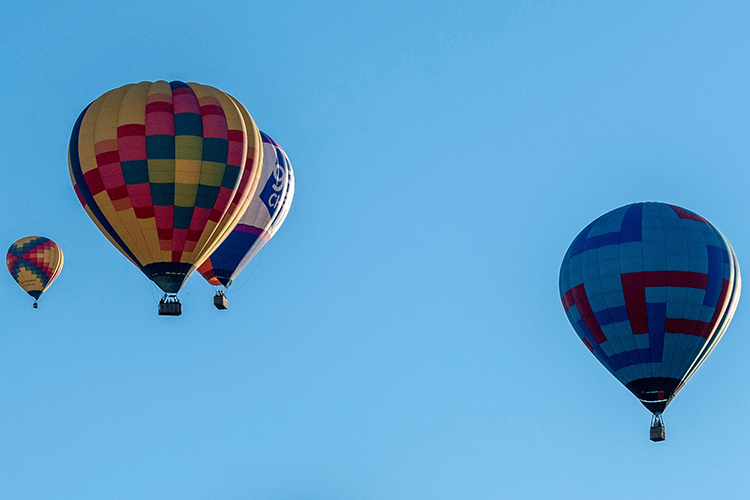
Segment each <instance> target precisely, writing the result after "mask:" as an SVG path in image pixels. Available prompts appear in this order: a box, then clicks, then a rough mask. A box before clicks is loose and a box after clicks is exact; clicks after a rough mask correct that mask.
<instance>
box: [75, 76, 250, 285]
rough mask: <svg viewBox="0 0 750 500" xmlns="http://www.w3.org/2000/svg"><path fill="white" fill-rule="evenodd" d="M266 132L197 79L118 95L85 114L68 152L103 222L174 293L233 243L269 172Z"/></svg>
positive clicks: (83, 198)
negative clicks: (263, 170) (264, 168)
mask: <svg viewBox="0 0 750 500" xmlns="http://www.w3.org/2000/svg"><path fill="white" fill-rule="evenodd" d="M260 144H261V141H260V133H259V131H258V129H257V127H256V126H255V123H254V122H253V120H252V118H251V117H250V114H249V113H248V112H247V110H246V109H245V108H244V107H243V106H242V104H240V103H239V102H238V101H237V100H236V99H234V98H233V97H231V96H230V95H228V94H225V93H224V92H222V91H220V90H218V89H215V88H213V87H209V86H206V85H200V84H197V83H183V82H179V81H173V82H165V81H157V82H141V83H138V84H129V85H125V86H123V87H120V88H117V89H114V90H111V91H109V92H107V93H105V94H104V95H102V96H101V97H99V98H98V99H96V100H95V101H94V102H93V103H91V104H90V105H89V106H88V107H87V108H86V109H85V110H84V111H83V112H82V113H81V115H80V116H79V117H78V120H77V121H76V124H75V126H74V128H73V133H72V135H71V138H70V145H69V149H68V163H69V168H70V176H71V180H72V182H73V187H74V189H75V192H76V195H77V196H78V199H79V201H80V202H81V204H82V205H83V206H84V208H85V210H86V212H87V213H88V214H89V216H90V217H91V219H92V220H93V221H94V223H95V224H96V225H97V226H98V227H99V229H100V230H101V231H102V233H104V235H105V236H106V237H107V238H108V239H109V240H110V242H111V243H112V244H113V245H114V246H115V247H116V248H117V249H118V250H120V252H122V253H123V255H125V256H126V257H127V258H128V259H129V260H130V261H131V262H133V264H135V265H136V266H137V267H138V268H139V269H141V271H143V272H144V273H145V274H146V275H147V276H148V277H149V278H150V279H152V280H153V281H154V282H155V283H156V284H157V285H158V286H160V287H161V288H162V289H163V290H164V291H165V292H167V293H176V292H177V291H179V289H180V288H181V287H182V285H183V283H184V282H185V280H186V279H187V277H188V276H189V275H190V273H191V272H192V271H193V270H194V269H195V267H196V266H197V265H199V264H200V263H201V262H203V260H205V259H206V258H207V257H208V256H209V255H210V254H211V252H212V251H213V250H214V249H215V248H216V247H217V246H218V245H219V244H220V243H221V242H222V241H223V240H224V238H225V237H226V236H227V235H228V234H229V232H230V231H231V230H232V228H233V227H234V225H235V224H236V223H237V221H238V220H239V216H240V215H241V214H242V213H243V211H244V210H245V209H246V207H247V205H248V204H249V201H250V196H251V194H252V193H253V192H254V191H255V188H256V187H257V183H258V180H259V178H260V177H259V176H260V162H261V160H262V149H261V147H260Z"/></svg>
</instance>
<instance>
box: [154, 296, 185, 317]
mask: <svg viewBox="0 0 750 500" xmlns="http://www.w3.org/2000/svg"><path fill="white" fill-rule="evenodd" d="M180 314H182V304H180V299H178V298H177V295H171V296H170V295H166V294H165V295H164V297H162V298H161V300H160V301H159V316H179V315H180Z"/></svg>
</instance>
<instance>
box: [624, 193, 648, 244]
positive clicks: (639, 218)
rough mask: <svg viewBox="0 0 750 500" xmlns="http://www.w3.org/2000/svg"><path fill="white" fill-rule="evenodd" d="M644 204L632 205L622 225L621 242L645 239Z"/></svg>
mask: <svg viewBox="0 0 750 500" xmlns="http://www.w3.org/2000/svg"><path fill="white" fill-rule="evenodd" d="M642 225H643V204H641V203H637V204H635V205H630V206H629V207H628V209H627V210H626V211H625V216H624V217H623V218H622V225H621V226H620V243H628V242H631V241H642V240H643V230H642Z"/></svg>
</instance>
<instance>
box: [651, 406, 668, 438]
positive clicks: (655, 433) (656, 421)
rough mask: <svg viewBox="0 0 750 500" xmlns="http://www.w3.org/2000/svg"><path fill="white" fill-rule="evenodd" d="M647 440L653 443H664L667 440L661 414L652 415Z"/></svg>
mask: <svg viewBox="0 0 750 500" xmlns="http://www.w3.org/2000/svg"><path fill="white" fill-rule="evenodd" d="M649 438H650V439H651V441H653V442H654V443H658V442H659V441H664V440H666V439H667V432H666V429H665V427H664V419H663V418H662V416H661V413H654V415H653V416H652V417H651V429H650V430H649Z"/></svg>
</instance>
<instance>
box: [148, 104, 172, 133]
mask: <svg viewBox="0 0 750 500" xmlns="http://www.w3.org/2000/svg"><path fill="white" fill-rule="evenodd" d="M148 113H169V114H170V115H171V114H173V113H174V106H172V103H171V102H165V101H154V102H150V103H148V104H146V114H148ZM144 133H145V129H144Z"/></svg>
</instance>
